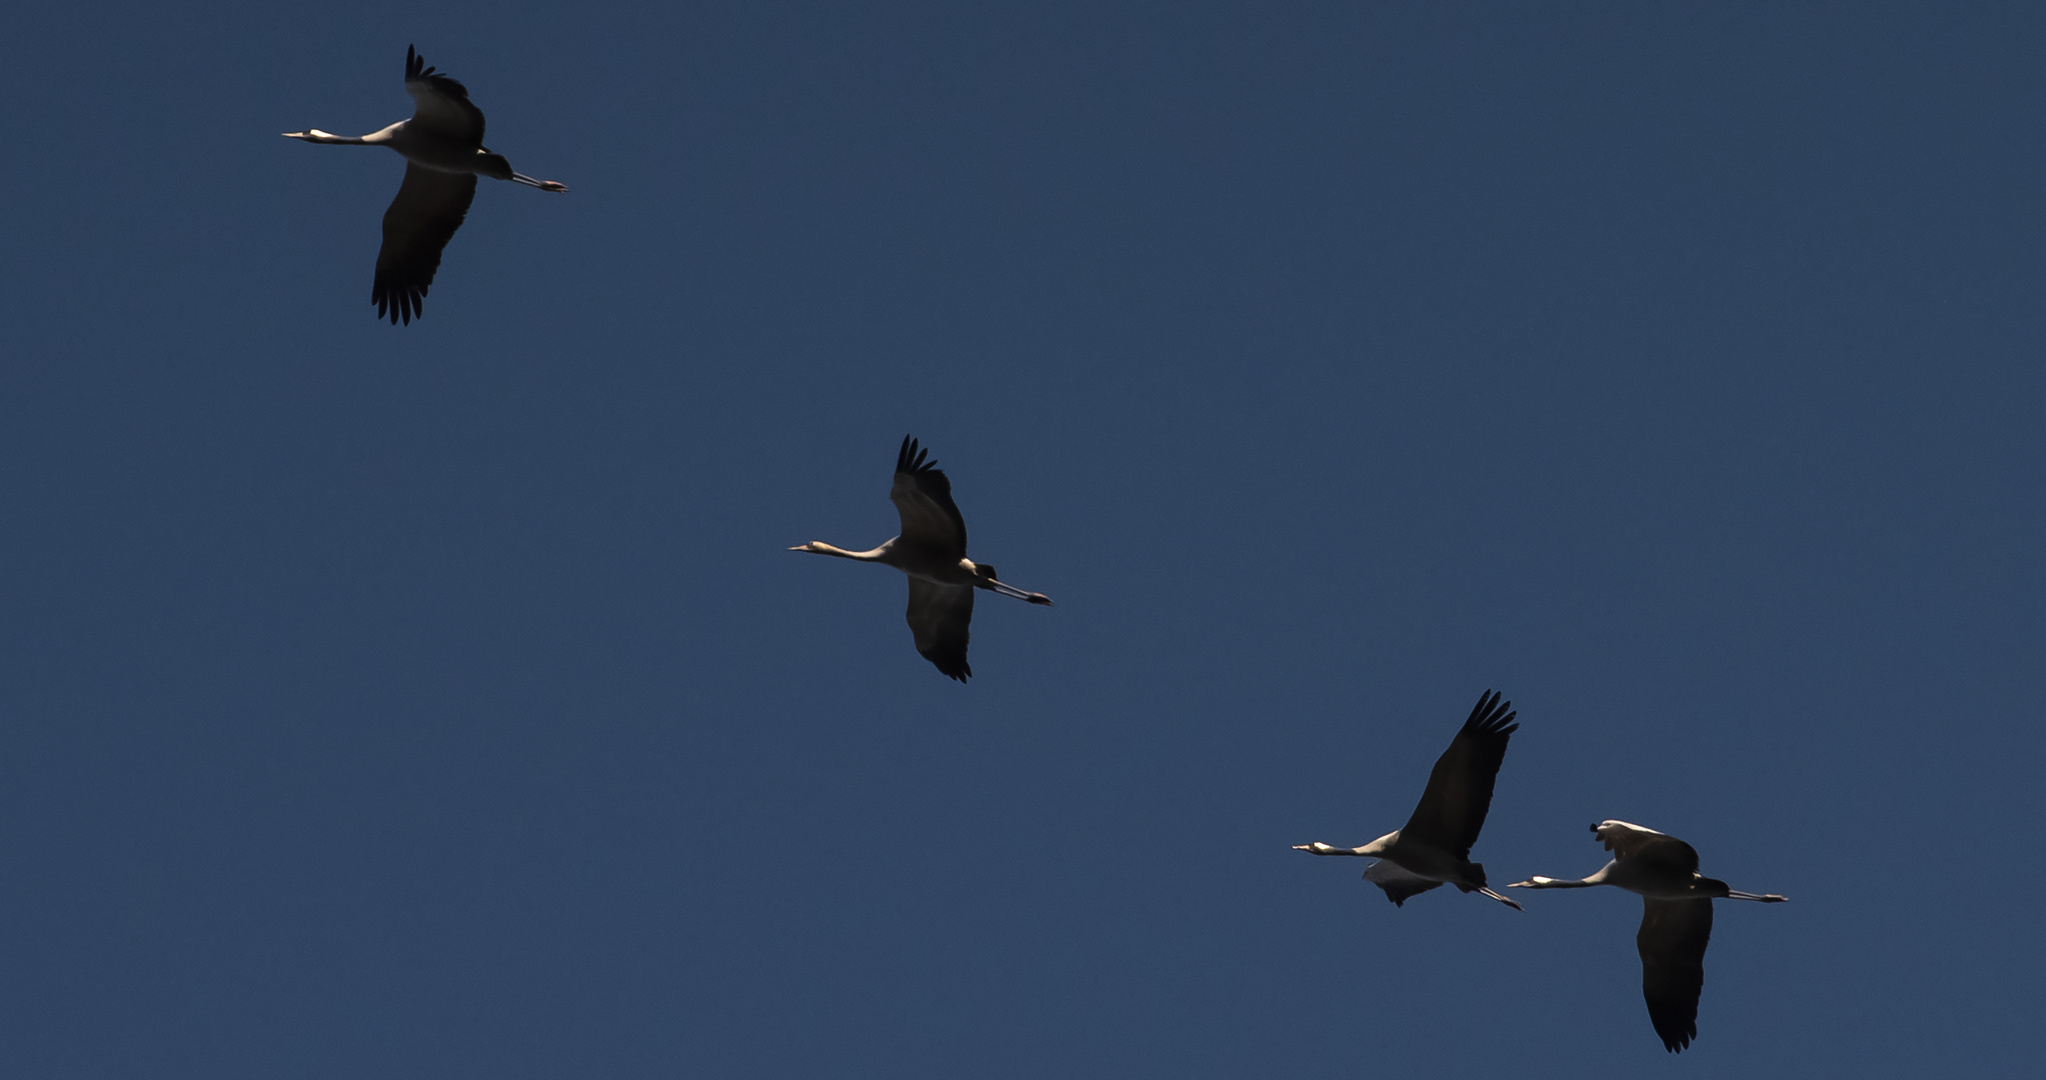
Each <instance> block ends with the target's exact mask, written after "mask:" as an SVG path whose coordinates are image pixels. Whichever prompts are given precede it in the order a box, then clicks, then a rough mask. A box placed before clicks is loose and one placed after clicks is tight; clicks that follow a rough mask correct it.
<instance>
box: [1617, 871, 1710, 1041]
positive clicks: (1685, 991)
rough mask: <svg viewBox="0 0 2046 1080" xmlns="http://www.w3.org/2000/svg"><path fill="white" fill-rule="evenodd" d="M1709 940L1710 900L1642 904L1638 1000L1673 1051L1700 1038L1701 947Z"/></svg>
mask: <svg viewBox="0 0 2046 1080" xmlns="http://www.w3.org/2000/svg"><path fill="white" fill-rule="evenodd" d="M1711 940H1712V901H1710V900H1646V899H1644V900H1642V901H1641V932H1640V933H1638V934H1636V935H1634V944H1635V946H1636V947H1637V948H1639V949H1640V950H1641V996H1642V997H1643V998H1645V999H1647V1001H1648V1022H1649V1023H1651V1024H1654V1025H1655V1033H1656V1034H1657V1035H1660V1036H1662V1048H1663V1049H1664V1050H1668V1051H1669V1052H1671V1053H1675V1052H1677V1051H1679V1050H1682V1049H1683V1048H1684V1047H1686V1046H1689V1045H1691V1040H1692V1039H1694V1038H1696V1037H1697V1036H1698V992H1699V991H1701V990H1703V989H1704V988H1705V945H1706V943H1707V942H1709V941H1711Z"/></svg>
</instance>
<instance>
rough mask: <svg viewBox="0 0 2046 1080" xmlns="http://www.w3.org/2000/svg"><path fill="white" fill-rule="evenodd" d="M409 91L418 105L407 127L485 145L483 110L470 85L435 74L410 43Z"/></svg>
mask: <svg viewBox="0 0 2046 1080" xmlns="http://www.w3.org/2000/svg"><path fill="white" fill-rule="evenodd" d="M405 92H406V93H408V94H411V95H412V101H413V104H414V108H413V110H412V119H410V120H408V121H406V126H408V127H418V128H424V129H426V130H428V131H431V132H433V133H434V134H436V135H439V136H441V137H443V138H446V139H450V140H453V141H456V142H464V143H467V144H469V145H471V146H482V145H483V110H482V109H479V108H477V107H476V105H475V103H473V102H471V101H470V100H469V88H468V87H466V86H463V85H462V84H461V83H458V82H456V81H455V80H453V79H451V78H449V77H447V76H446V75H437V74H435V73H434V70H433V69H432V68H430V67H427V66H426V61H425V60H424V59H422V58H421V57H420V55H419V54H418V53H416V52H414V51H412V46H410V45H407V46H405Z"/></svg>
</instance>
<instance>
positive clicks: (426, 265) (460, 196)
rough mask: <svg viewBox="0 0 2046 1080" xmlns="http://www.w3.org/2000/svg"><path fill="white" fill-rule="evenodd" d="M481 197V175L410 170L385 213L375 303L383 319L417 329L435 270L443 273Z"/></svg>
mask: <svg viewBox="0 0 2046 1080" xmlns="http://www.w3.org/2000/svg"><path fill="white" fill-rule="evenodd" d="M475 198H476V174H474V173H445V172H440V171H437V170H434V169H424V168H421V167H419V166H417V165H406V166H405V182H404V183H403V184H401V185H399V187H398V197H397V198H395V199H392V200H391V208H390V209H389V210H386V211H384V246H383V247H382V248H381V249H379V250H378V251H377V273H376V279H375V280H374V281H373V282H372V283H371V284H370V289H369V299H370V303H373V304H375V305H376V306H377V317H378V318H383V317H385V316H386V315H387V314H388V316H389V318H390V320H391V322H392V323H394V324H395V323H398V322H400V321H403V322H404V323H405V324H406V325H408V326H409V325H411V323H412V317H413V316H415V315H417V314H419V310H420V307H421V306H422V305H423V304H424V302H425V300H426V290H427V287H428V286H430V285H432V284H433V272H434V271H435V270H438V269H440V253H441V249H442V248H444V247H447V246H448V241H449V240H451V239H453V238H454V235H455V230H456V229H459V228H461V227H462V219H463V218H464V217H466V216H468V213H469V203H470V202H471V201H473V200H474V199H475Z"/></svg>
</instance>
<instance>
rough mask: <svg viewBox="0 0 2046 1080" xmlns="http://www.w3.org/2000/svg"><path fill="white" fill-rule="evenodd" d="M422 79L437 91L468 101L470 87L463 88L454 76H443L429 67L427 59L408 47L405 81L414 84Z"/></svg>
mask: <svg viewBox="0 0 2046 1080" xmlns="http://www.w3.org/2000/svg"><path fill="white" fill-rule="evenodd" d="M421 79H423V80H425V81H427V82H430V83H432V84H433V88H434V89H435V90H437V91H439V92H440V93H442V94H446V95H447V96H449V97H454V98H462V99H464V100H467V99H468V97H469V88H468V87H466V86H463V85H462V84H461V83H460V82H458V81H457V80H456V79H455V78H454V77H453V76H450V75H442V74H440V73H439V72H438V71H437V70H435V69H433V68H430V67H427V66H426V57H423V56H421V55H419V52H418V51H417V50H416V49H414V48H413V47H412V46H410V45H407V46H405V81H406V82H413V81H415V80H421Z"/></svg>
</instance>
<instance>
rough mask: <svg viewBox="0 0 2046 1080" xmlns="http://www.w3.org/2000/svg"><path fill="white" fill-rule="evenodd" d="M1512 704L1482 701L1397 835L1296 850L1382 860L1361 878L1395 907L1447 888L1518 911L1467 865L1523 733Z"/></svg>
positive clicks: (1487, 697) (1495, 698)
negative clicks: (1511, 744) (1515, 739)
mask: <svg viewBox="0 0 2046 1080" xmlns="http://www.w3.org/2000/svg"><path fill="white" fill-rule="evenodd" d="M1516 715H1518V714H1517V713H1515V712H1513V703H1512V702H1510V701H1506V702H1502V701H1500V700H1499V695H1498V694H1497V693H1492V692H1488V693H1485V694H1479V695H1478V704H1477V707H1476V708H1473V709H1472V710H1471V715H1470V719H1468V720H1465V721H1464V723H1463V728H1462V729H1461V730H1459V731H1458V732H1457V733H1456V738H1455V739H1453V740H1451V741H1450V744H1449V749H1447V750H1444V751H1443V752H1442V756H1441V757H1440V758H1437V759H1436V761H1435V769H1434V771H1432V772H1430V773H1429V774H1428V787H1427V788H1426V789H1425V790H1423V791H1422V792H1421V802H1420V805H1418V806H1416V807H1414V815H1413V816H1412V817H1410V818H1408V819H1407V823H1406V825H1405V826H1404V827H1402V828H1401V829H1400V830H1399V831H1398V832H1390V833H1387V834H1385V835H1384V836H1381V837H1379V838H1378V839H1376V840H1373V841H1371V842H1370V843H1368V844H1365V845H1364V846H1362V847H1353V848H1339V847H1331V846H1329V845H1327V844H1324V843H1321V842H1320V841H1316V842H1314V843H1312V844H1295V845H1294V846H1293V850H1295V851H1306V852H1312V853H1313V854H1316V855H1362V856H1364V857H1366V858H1372V859H1377V860H1378V861H1377V862H1374V863H1372V864H1371V865H1370V866H1368V867H1366V868H1365V870H1364V880H1366V881H1368V882H1371V883H1372V884H1373V885H1376V886H1378V887H1379V888H1381V889H1384V890H1385V896H1386V899H1388V900H1391V901H1392V902H1393V906H1395V907H1404V906H1406V902H1407V898H1408V897H1410V896H1414V895H1416V894H1418V893H1424V892H1427V891H1428V890H1429V889H1433V888H1435V887H1436V886H1439V885H1443V884H1449V885H1454V886H1456V887H1457V888H1458V889H1459V890H1461V891H1463V892H1467V893H1470V892H1476V893H1484V894H1485V895H1486V896H1489V897H1491V898H1492V899H1494V900H1497V901H1499V902H1500V903H1502V904H1505V905H1506V906H1507V907H1510V908H1512V909H1513V910H1515V911H1519V910H1521V907H1520V905H1519V904H1517V903H1514V902H1513V901H1512V900H1509V899H1507V898H1506V897H1504V896H1501V895H1499V894H1498V893H1496V892H1493V891H1492V890H1491V889H1489V888H1487V887H1486V886H1485V866H1484V864H1483V863H1474V862H1472V861H1470V855H1471V845H1472V844H1475V843H1477V842H1478V830H1480V829H1482V828H1484V827H1485V813H1486V811H1488V810H1490V809H1491V807H1492V782H1493V781H1494V780H1495V779H1496V778H1497V777H1498V775H1499V764H1500V762H1503V761H1505V760H1506V740H1507V739H1509V738H1512V736H1513V733H1514V732H1515V731H1517V730H1519V729H1520V725H1519V724H1516V723H1513V722H1512V721H1513V718H1514V717H1515V716H1516Z"/></svg>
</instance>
